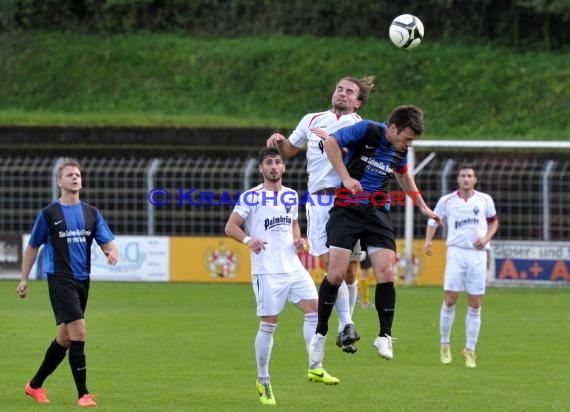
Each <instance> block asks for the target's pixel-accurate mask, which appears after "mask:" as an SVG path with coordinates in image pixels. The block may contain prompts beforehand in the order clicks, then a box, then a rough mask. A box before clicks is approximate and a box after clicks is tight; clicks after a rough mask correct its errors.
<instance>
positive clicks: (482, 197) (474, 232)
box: [424, 164, 499, 368]
mask: <svg viewBox="0 0 570 412" xmlns="http://www.w3.org/2000/svg"><path fill="white" fill-rule="evenodd" d="M457 183H458V184H459V190H457V191H455V192H453V193H449V194H447V195H444V196H442V197H441V198H440V199H439V201H438V202H437V205H436V207H435V213H437V214H438V215H439V216H441V217H442V218H445V219H446V220H447V241H446V244H447V260H446V265H445V274H444V285H443V289H444V291H445V299H444V302H443V304H442V306H441V312H440V317H439V325H440V334H441V349H440V359H441V362H442V363H444V364H449V363H451V360H452V356H451V349H450V336H451V328H452V326H453V320H454V319H455V304H456V302H457V297H458V295H459V292H464V291H465V292H467V299H468V305H469V307H468V309H467V316H466V318H465V328H466V344H465V349H464V350H463V356H464V358H465V366H467V367H468V368H475V367H476V366H477V365H476V359H475V345H476V344H477V338H478V336H479V330H480V328H481V298H482V296H483V295H484V294H485V279H486V274H487V257H488V249H489V242H490V241H491V239H492V238H493V236H494V235H495V233H496V232H497V229H498V228H499V220H498V219H497V211H496V210H495V204H494V202H493V199H492V198H491V196H489V195H488V194H486V193H482V192H479V191H477V190H475V184H476V183H477V175H476V173H475V170H474V169H473V167H472V166H471V165H468V164H463V165H461V166H459V171H458V174H457ZM436 229H437V226H436V225H435V222H433V221H432V220H431V219H430V220H429V221H428V226H427V229H426V241H425V247H424V248H425V252H426V254H427V255H429V256H431V255H432V250H431V246H432V240H433V237H434V235H435V233H436Z"/></svg>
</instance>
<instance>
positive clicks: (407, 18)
mask: <svg viewBox="0 0 570 412" xmlns="http://www.w3.org/2000/svg"><path fill="white" fill-rule="evenodd" d="M389 34H390V40H392V43H394V44H395V45H396V46H397V47H399V48H401V49H413V48H414V47H418V45H419V44H420V43H421V42H422V39H423V38H424V24H423V23H422V21H421V20H420V19H418V18H417V17H416V16H413V15H411V14H402V15H401V16H398V17H396V18H395V19H394V21H392V24H390V31H389Z"/></svg>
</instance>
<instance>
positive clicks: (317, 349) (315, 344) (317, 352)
mask: <svg viewBox="0 0 570 412" xmlns="http://www.w3.org/2000/svg"><path fill="white" fill-rule="evenodd" d="M326 343H327V337H326V335H325V336H323V335H321V334H320V333H315V334H314V335H313V337H312V338H311V343H310V344H309V361H310V362H311V364H318V363H321V362H322V361H323V360H324V359H325V344H326Z"/></svg>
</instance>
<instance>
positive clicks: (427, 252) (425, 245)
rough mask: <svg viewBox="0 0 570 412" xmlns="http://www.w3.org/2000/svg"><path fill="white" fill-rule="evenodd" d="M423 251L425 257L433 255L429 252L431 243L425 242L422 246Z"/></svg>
mask: <svg viewBox="0 0 570 412" xmlns="http://www.w3.org/2000/svg"><path fill="white" fill-rule="evenodd" d="M424 251H425V252H426V255H428V256H431V255H433V252H432V250H431V242H428V241H426V243H425V244H424Z"/></svg>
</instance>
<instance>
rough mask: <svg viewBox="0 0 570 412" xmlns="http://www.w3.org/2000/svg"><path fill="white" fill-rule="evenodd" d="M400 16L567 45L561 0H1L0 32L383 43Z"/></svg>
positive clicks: (567, 9)
mask: <svg viewBox="0 0 570 412" xmlns="http://www.w3.org/2000/svg"><path fill="white" fill-rule="evenodd" d="M402 13H412V14H415V15H417V16H418V17H420V18H421V19H422V21H423V22H424V25H425V27H426V32H427V36H428V37H429V38H431V39H443V38H448V39H455V38H457V37H465V36H469V37H483V38H487V39H494V40H497V41H499V42H502V43H503V44H506V45H510V46H524V47H529V46H530V45H533V46H537V47H542V48H546V49H549V50H550V49H554V48H560V47H562V46H563V45H565V44H566V45H567V44H570V31H569V30H567V27H568V23H569V22H570V1H568V0H551V1H544V0H505V1H489V0H469V1H467V0H408V1H377V0H373V1H371V0H309V1H307V0H2V1H1V2H0V30H4V31H10V30H15V29H19V30H63V31H67V30H72V31H81V32H84V33H98V34H117V33H133V32H136V31H140V30H144V31H153V32H156V31H169V32H171V31H179V32H183V33H186V34H192V35H208V36H214V37H235V36H259V35H275V34H285V35H295V36H298V35H313V36H318V37H323V36H324V37H330V36H334V37H339V36H348V37H360V38H366V37H375V38H385V37H386V33H387V28H388V25H389V23H390V22H391V20H392V19H393V18H394V17H395V16H397V15H399V14H402ZM529 27H531V28H532V30H528V28H529Z"/></svg>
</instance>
